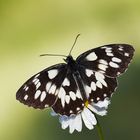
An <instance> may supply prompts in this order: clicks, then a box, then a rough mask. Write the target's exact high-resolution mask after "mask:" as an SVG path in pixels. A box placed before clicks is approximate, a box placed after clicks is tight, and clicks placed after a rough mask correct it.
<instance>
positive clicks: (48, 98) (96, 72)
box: [16, 44, 134, 116]
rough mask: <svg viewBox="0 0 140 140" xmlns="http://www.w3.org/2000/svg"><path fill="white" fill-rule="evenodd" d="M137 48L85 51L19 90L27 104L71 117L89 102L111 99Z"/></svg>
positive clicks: (113, 46) (112, 46) (19, 96)
mask: <svg viewBox="0 0 140 140" xmlns="http://www.w3.org/2000/svg"><path fill="white" fill-rule="evenodd" d="M133 54H134V48H133V47H132V46H131V45H128V44H110V45H104V46H101V47H98V48H95V49H91V50H89V51H87V52H84V53H83V54H81V55H80V56H78V57H77V59H76V60H74V59H73V57H72V56H71V55H68V56H67V57H66V59H64V60H65V62H66V63H61V64H57V65H53V66H51V67H49V68H46V69H44V70H43V71H41V72H39V73H37V74H36V75H34V76H33V77H31V78H30V79H29V80H28V81H27V82H25V84H23V86H22V87H21V88H20V89H19V90H18V91H17V94H16V98H17V100H19V101H20V102H22V103H24V104H25V105H28V106H32V107H34V108H39V109H44V108H48V107H52V108H53V110H54V111H55V112H56V113H58V114H60V115H66V116H70V115H71V114H77V113H79V112H81V111H82V110H83V108H84V106H85V103H86V101H88V102H89V103H92V102H93V103H97V102H98V101H104V99H105V98H110V97H111V95H112V93H113V92H114V91H115V89H116V87H117V80H116V78H117V77H118V76H119V75H120V74H122V73H123V72H125V70H126V69H127V68H128V64H129V63H130V61H131V59H132V57H133Z"/></svg>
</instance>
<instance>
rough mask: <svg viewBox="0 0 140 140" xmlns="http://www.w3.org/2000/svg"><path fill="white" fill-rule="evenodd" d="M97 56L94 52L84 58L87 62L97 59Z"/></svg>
mask: <svg viewBox="0 0 140 140" xmlns="http://www.w3.org/2000/svg"><path fill="white" fill-rule="evenodd" d="M97 58H98V57H97V55H96V54H95V52H92V53H90V54H89V55H87V56H86V59H87V60H88V61H95V60H96V59H97Z"/></svg>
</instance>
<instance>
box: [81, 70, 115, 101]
mask: <svg viewBox="0 0 140 140" xmlns="http://www.w3.org/2000/svg"><path fill="white" fill-rule="evenodd" d="M79 72H80V75H81V78H82V81H83V83H84V86H85V91H86V95H87V96H88V101H89V102H94V103H97V102H98V101H104V99H105V98H108V99H109V98H110V97H111V95H112V93H113V92H114V91H115V89H116V87H117V80H116V78H111V77H107V76H105V75H104V74H102V73H100V72H95V71H93V70H89V69H82V68H81V69H80V70H79Z"/></svg>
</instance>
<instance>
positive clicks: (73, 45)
mask: <svg viewBox="0 0 140 140" xmlns="http://www.w3.org/2000/svg"><path fill="white" fill-rule="evenodd" d="M80 35H81V34H78V35H77V36H76V38H75V41H74V43H73V45H72V47H71V50H70V52H69V55H71V52H72V50H73V48H74V46H75V44H76V41H77V39H78V37H79V36H80Z"/></svg>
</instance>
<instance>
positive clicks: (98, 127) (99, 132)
mask: <svg viewBox="0 0 140 140" xmlns="http://www.w3.org/2000/svg"><path fill="white" fill-rule="evenodd" d="M96 119H97V117H96ZM96 126H97V130H98V135H99V138H100V140H104V136H103V131H102V128H101V125H100V123H99V121H98V119H97V125H96Z"/></svg>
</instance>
